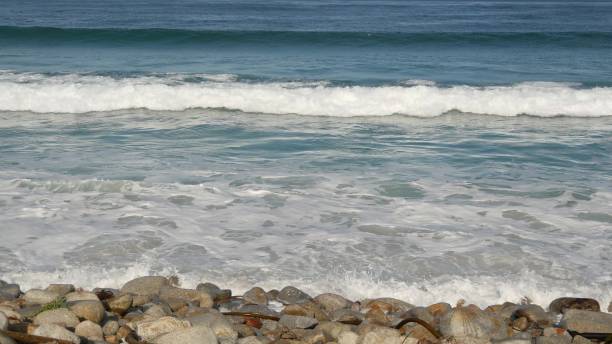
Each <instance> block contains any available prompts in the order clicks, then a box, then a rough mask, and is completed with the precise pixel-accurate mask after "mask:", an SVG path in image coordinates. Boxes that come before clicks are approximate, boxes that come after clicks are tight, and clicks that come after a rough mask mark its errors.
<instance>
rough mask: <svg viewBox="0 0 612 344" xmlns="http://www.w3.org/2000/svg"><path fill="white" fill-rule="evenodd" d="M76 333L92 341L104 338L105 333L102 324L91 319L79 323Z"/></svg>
mask: <svg viewBox="0 0 612 344" xmlns="http://www.w3.org/2000/svg"><path fill="white" fill-rule="evenodd" d="M74 334H76V335H77V336H79V337H85V338H87V339H89V340H92V341H94V340H104V334H103V333H102V328H101V327H100V325H98V324H96V323H94V322H92V321H89V320H85V321H83V322H81V323H80V324H78V325H77V326H76V327H75V329H74Z"/></svg>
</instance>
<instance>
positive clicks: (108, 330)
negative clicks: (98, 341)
mask: <svg viewBox="0 0 612 344" xmlns="http://www.w3.org/2000/svg"><path fill="white" fill-rule="evenodd" d="M118 330H119V322H117V321H116V320H109V321H107V322H105V323H104V326H102V333H104V335H105V336H112V335H114V334H115V333H117V331H118Z"/></svg>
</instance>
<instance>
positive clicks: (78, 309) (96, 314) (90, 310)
mask: <svg viewBox="0 0 612 344" xmlns="http://www.w3.org/2000/svg"><path fill="white" fill-rule="evenodd" d="M69 308H70V311H72V313H74V314H75V315H76V316H77V317H79V319H85V320H89V321H93V322H94V323H96V324H99V323H101V322H102V319H104V314H105V310H104V306H103V305H102V302H100V301H76V302H71V303H70V304H69Z"/></svg>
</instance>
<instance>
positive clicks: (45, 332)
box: [32, 324, 81, 344]
mask: <svg viewBox="0 0 612 344" xmlns="http://www.w3.org/2000/svg"><path fill="white" fill-rule="evenodd" d="M32 334H33V335H35V336H41V337H50V338H55V339H60V340H67V341H69V342H72V343H74V344H80V343H81V339H80V338H79V337H78V336H77V335H76V334H74V333H72V332H70V331H68V330H67V329H65V328H63V327H61V326H59V325H56V324H42V325H40V326H38V327H37V328H36V329H34V331H33V332H32Z"/></svg>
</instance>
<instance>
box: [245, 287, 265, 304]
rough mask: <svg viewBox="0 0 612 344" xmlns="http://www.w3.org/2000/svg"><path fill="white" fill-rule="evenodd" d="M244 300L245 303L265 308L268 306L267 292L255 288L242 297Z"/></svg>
mask: <svg viewBox="0 0 612 344" xmlns="http://www.w3.org/2000/svg"><path fill="white" fill-rule="evenodd" d="M242 300H243V301H244V303H248V304H254V305H264V306H265V305H267V304H268V295H267V294H266V291H265V290H263V289H261V288H259V287H254V288H251V289H250V290H249V291H247V292H246V293H244V295H242Z"/></svg>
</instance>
